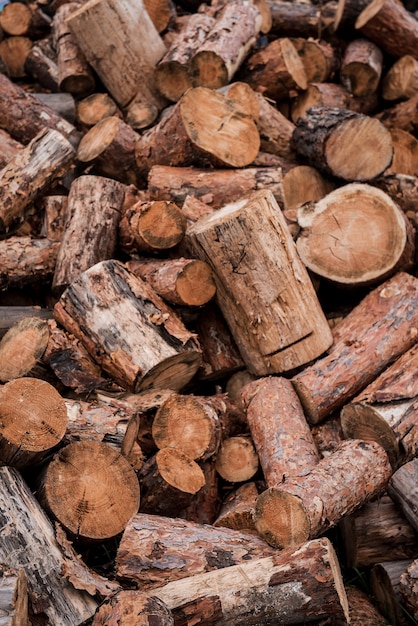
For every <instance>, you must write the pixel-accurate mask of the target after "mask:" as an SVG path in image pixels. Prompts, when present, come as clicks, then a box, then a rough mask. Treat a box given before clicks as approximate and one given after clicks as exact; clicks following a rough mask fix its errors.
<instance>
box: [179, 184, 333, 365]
mask: <svg viewBox="0 0 418 626" xmlns="http://www.w3.org/2000/svg"><path fill="white" fill-rule="evenodd" d="M186 239H187V242H188V243H190V245H191V248H192V250H193V253H194V256H196V257H197V258H201V259H202V260H204V261H206V262H208V263H209V264H210V265H211V267H212V268H213V270H214V275H215V281H216V285H217V296H216V297H217V302H218V304H219V307H220V309H221V311H222V313H223V315H224V317H225V319H226V321H227V323H228V325H229V328H230V330H231V333H232V335H233V337H234V339H235V341H236V343H237V346H238V348H239V350H240V353H241V356H242V358H243V359H244V361H245V363H246V366H247V368H248V369H249V370H250V372H252V373H254V374H256V375H259V376H262V375H266V374H272V373H279V372H283V371H286V370H291V369H293V368H296V367H298V366H300V365H302V364H303V363H306V362H309V361H311V360H312V359H314V358H315V357H317V356H319V355H320V354H321V353H323V352H324V350H326V349H327V348H328V347H329V346H330V343H331V331H330V329H329V326H328V323H327V322H326V320H325V317H324V314H323V311H322V309H321V308H320V306H319V302H318V301H317V297H316V294H315V291H314V288H313V286H312V282H311V280H310V278H309V276H308V274H307V271H306V269H305V267H304V266H303V265H302V263H301V262H300V260H299V258H298V257H297V255H296V247H295V244H294V242H293V239H292V237H291V235H290V233H289V231H288V227H287V224H286V222H285V219H284V217H283V216H282V214H281V211H280V209H279V207H278V205H277V203H276V202H275V199H274V196H273V194H272V193H271V192H270V191H260V192H254V193H253V194H251V195H250V196H247V197H246V198H244V199H243V200H241V201H238V202H236V203H232V204H230V205H227V206H225V207H224V208H223V209H221V210H220V211H217V212H216V213H215V214H214V215H213V216H209V217H208V218H203V219H201V220H199V221H198V222H196V223H195V224H193V225H192V226H191V227H190V228H189V229H188V231H187V234H186ZM273 259H274V260H273ZM279 274H280V277H279ZM250 277H251V278H250ZM250 286H251V289H250ZM266 287H267V288H266ZM286 310H288V311H289V315H290V318H291V319H292V324H291V328H290V326H289V324H288V314H287V313H286ZM290 310H291V311H292V312H291V313H290Z"/></svg>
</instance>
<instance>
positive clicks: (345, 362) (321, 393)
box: [292, 272, 418, 424]
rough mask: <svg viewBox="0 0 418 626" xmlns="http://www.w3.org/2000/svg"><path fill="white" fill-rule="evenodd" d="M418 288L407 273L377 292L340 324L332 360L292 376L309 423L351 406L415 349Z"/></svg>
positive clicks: (319, 362) (376, 290) (385, 283)
mask: <svg viewBox="0 0 418 626" xmlns="http://www.w3.org/2000/svg"><path fill="white" fill-rule="evenodd" d="M417 288H418V284H417V283H416V281H415V278H414V277H413V276H411V275H410V274H406V273H404V272H399V273H398V274H396V275H395V276H394V277H393V278H390V279H389V280H387V281H385V282H384V283H382V284H381V285H379V286H378V287H375V289H373V290H372V291H371V292H370V293H369V294H368V295H367V296H365V297H364V298H363V299H362V300H361V301H360V303H359V304H358V305H357V306H355V307H354V308H353V309H352V311H351V312H350V313H349V314H348V315H347V316H346V317H345V318H344V319H343V320H342V321H341V322H340V323H339V324H337V326H336V327H335V329H334V333H333V336H334V343H333V345H332V348H331V349H330V350H329V354H328V355H326V356H324V357H323V358H322V359H319V360H317V361H316V363H315V364H313V365H311V366H309V367H306V368H305V369H304V370H303V371H301V372H300V373H298V374H296V375H295V376H293V378H292V382H293V384H294V385H295V388H296V392H297V394H298V395H299V399H300V400H301V402H302V406H303V408H304V410H305V414H306V416H307V418H308V420H309V422H310V423H313V424H316V423H318V422H321V421H323V420H324V419H325V418H326V417H327V416H328V415H331V413H333V412H334V411H336V410H338V409H340V408H341V407H342V406H343V405H344V404H346V403H348V402H349V401H350V400H351V399H352V398H354V397H355V396H356V395H357V394H359V393H360V391H362V390H363V389H364V388H365V387H367V385H368V384H370V383H371V382H372V381H373V380H374V379H375V378H376V377H377V376H378V375H379V374H380V373H381V372H382V371H383V370H384V369H385V368H386V367H387V366H388V365H390V364H391V363H393V362H394V360H395V359H396V358H397V357H398V356H401V355H402V354H403V353H404V352H406V351H407V350H409V349H410V348H411V347H412V346H413V345H414V344H415V343H416V331H415V328H416V324H417V323H418V320H415V319H414V310H415V307H416V305H415V302H414V300H415V292H416V290H417ZM408 318H409V319H408ZM395 329H396V330H395ZM389 344H390V345H389ZM371 354H373V355H374V357H373V359H371V358H370V355H371Z"/></svg>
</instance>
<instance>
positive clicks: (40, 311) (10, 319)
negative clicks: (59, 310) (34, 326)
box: [0, 305, 52, 338]
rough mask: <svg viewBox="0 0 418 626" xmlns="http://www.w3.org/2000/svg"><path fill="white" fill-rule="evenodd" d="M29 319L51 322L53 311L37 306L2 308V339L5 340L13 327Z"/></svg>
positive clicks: (0, 328)
mask: <svg viewBox="0 0 418 626" xmlns="http://www.w3.org/2000/svg"><path fill="white" fill-rule="evenodd" d="M28 317H30V318H38V319H41V320H49V319H51V318H52V311H51V310H50V309H47V308H44V307H40V306H37V305H34V306H31V305H22V306H20V305H11V306H7V305H6V306H0V337H1V338H3V337H4V335H5V334H6V333H7V331H8V330H10V329H11V328H12V326H14V325H15V324H17V323H18V322H21V320H22V319H24V318H28ZM41 327H42V326H41Z"/></svg>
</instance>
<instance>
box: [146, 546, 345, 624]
mask: <svg viewBox="0 0 418 626" xmlns="http://www.w3.org/2000/svg"><path fill="white" fill-rule="evenodd" d="M152 593H153V594H154V595H156V596H157V597H158V598H160V600H162V601H163V602H165V604H166V605H167V606H168V607H169V609H170V610H171V611H172V613H173V617H174V623H178V624H184V626H191V625H192V624H195V623H196V621H197V620H198V621H199V624H201V626H210V625H211V624H213V623H214V621H216V624H218V625H219V626H226V624H231V623H232V624H240V626H249V625H250V624H254V615H256V616H257V620H258V621H259V623H262V624H269V623H281V624H298V623H301V622H306V621H310V620H312V619H314V620H317V619H318V618H321V617H327V616H328V617H330V618H331V620H332V621H333V623H335V621H337V620H339V619H340V620H342V622H343V623H348V606H347V596H346V593H345V589H344V585H343V583H342V577H341V572H340V568H339V565H338V560H337V558H336V555H335V552H334V549H333V548H332V545H331V543H330V542H329V540H328V539H325V538H323V539H318V540H314V541H310V542H306V543H304V544H303V545H301V546H298V548H296V549H289V550H285V551H283V552H280V553H278V554H276V555H274V556H271V557H264V558H261V559H256V560H254V561H247V562H243V563H240V564H239V565H232V566H231V567H226V568H223V569H220V570H215V571H213V572H207V573H204V574H197V575H196V576H193V577H189V578H183V579H182V580H177V581H173V582H170V583H167V584H166V585H164V586H162V587H158V588H157V589H153V591H152Z"/></svg>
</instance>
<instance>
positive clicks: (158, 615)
mask: <svg viewBox="0 0 418 626" xmlns="http://www.w3.org/2000/svg"><path fill="white" fill-rule="evenodd" d="M139 620H140V621H139ZM122 623H124V624H126V625H128V624H138V626H139V624H140V625H141V626H174V621H173V617H172V615H171V611H170V610H169V609H168V608H167V607H166V605H165V604H164V602H162V601H161V600H159V599H158V598H156V597H155V596H151V595H148V594H145V593H139V592H138V591H134V590H129V589H125V590H122V591H118V592H117V593H116V594H114V595H112V596H111V597H110V598H108V599H106V600H105V601H104V602H102V604H101V605H100V607H99V608H98V610H97V611H96V613H95V614H94V617H93V621H92V622H91V624H92V626H119V624H122Z"/></svg>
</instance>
